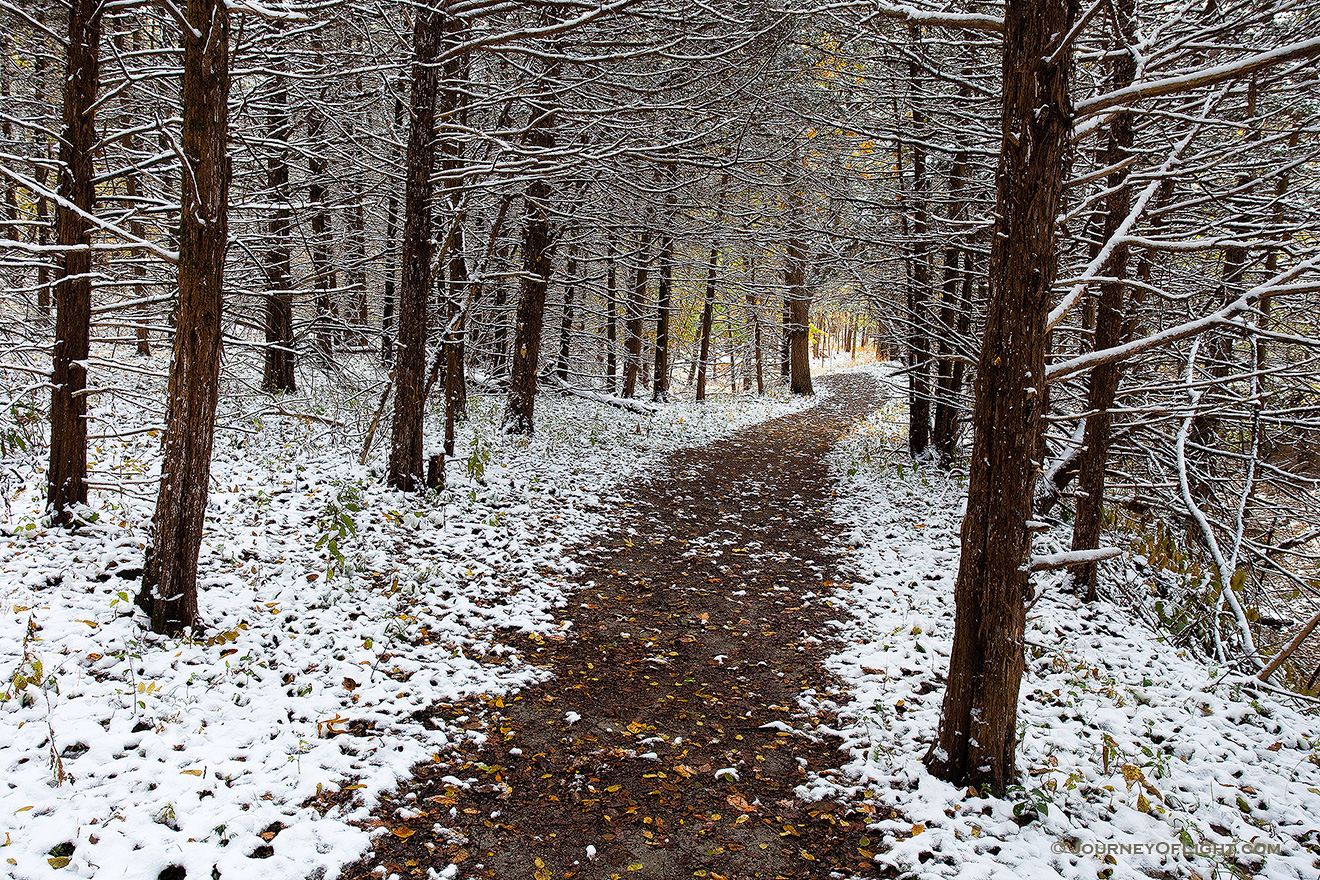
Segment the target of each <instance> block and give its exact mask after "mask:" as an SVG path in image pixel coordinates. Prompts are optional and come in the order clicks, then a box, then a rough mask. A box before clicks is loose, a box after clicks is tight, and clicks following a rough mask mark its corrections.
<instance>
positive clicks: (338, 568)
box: [316, 484, 365, 580]
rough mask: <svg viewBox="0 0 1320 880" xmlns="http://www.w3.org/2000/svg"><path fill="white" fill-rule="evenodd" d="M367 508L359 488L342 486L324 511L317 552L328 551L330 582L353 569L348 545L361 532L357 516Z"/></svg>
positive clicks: (320, 521) (327, 561)
mask: <svg viewBox="0 0 1320 880" xmlns="http://www.w3.org/2000/svg"><path fill="white" fill-rule="evenodd" d="M364 506H365V505H364V503H363V501H362V492H361V490H359V489H358V487H357V486H353V485H349V484H340V485H339V487H338V489H337V491H336V492H335V495H334V497H333V498H331V499H330V500H329V501H327V502H326V505H325V507H323V508H322V509H321V515H320V516H319V517H318V518H317V520H316V526H317V528H318V529H319V530H320V532H321V537H319V538H317V539H316V549H317V550H321V549H324V550H325V552H326V557H327V558H326V567H325V576H326V579H327V580H329V579H331V578H333V577H334V576H335V575H336V574H340V573H343V572H344V571H345V570H347V568H348V567H349V565H348V557H347V556H345V554H344V545H345V544H346V543H347V542H348V540H349V539H350V538H352V537H353V535H355V534H356V533H357V520H356V519H355V518H354V516H353V515H354V514H356V513H360V512H361V511H362V509H363V507H364Z"/></svg>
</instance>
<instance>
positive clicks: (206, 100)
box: [139, 0, 229, 634]
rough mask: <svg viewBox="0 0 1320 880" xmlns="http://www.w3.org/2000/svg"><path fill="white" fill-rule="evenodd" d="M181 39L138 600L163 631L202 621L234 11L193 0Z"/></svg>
mask: <svg viewBox="0 0 1320 880" xmlns="http://www.w3.org/2000/svg"><path fill="white" fill-rule="evenodd" d="M185 15H186V16H187V20H188V23H189V24H190V25H191V32H190V31H189V29H184V30H183V32H182V37H183V82H182V96H183V133H182V137H181V146H182V148H183V158H184V160H185V161H186V163H187V167H186V169H185V171H186V173H185V174H183V175H181V179H182V186H181V189H182V196H181V198H180V207H181V210H182V221H181V223H180V240H179V269H178V272H179V304H178V318H177V325H176V327H175V333H174V349H173V352H172V356H171V360H170V379H169V391H168V397H167V400H168V401H169V402H168V405H167V410H166V416H165V437H164V441H163V446H164V452H163V458H162V462H161V476H160V492H159V494H158V496H157V499H156V513H155V516H154V518H153V519H152V543H151V546H150V547H149V548H148V550H147V562H146V566H145V570H144V572H143V576H142V593H141V595H140V597H139V602H140V604H142V605H143V607H144V608H146V609H147V611H148V613H149V614H150V616H151V628H152V630H154V631H155V632H158V633H175V634H177V633H180V632H182V631H183V630H186V629H188V628H189V627H192V626H194V625H195V624H196V622H197V554H198V550H199V549H200V547H201V543H202V530H203V528H204V526H205V522H206V498H207V493H208V490H209V488H210V482H211V448H212V442H213V440H214V435H215V407H216V402H217V400H218V399H219V394H220V356H221V335H220V319H221V308H222V291H223V285H224V265H225V246H226V243H227V239H228V232H229V217H228V206H229V157H228V156H227V155H226V152H225V147H226V137H227V129H228V126H229V10H228V7H227V6H226V4H225V2H224V0H189V2H188V6H187V10H186V12H185Z"/></svg>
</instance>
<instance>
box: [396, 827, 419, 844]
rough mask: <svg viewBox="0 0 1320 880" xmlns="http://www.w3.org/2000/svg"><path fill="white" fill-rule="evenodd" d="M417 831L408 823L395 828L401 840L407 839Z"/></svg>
mask: <svg viewBox="0 0 1320 880" xmlns="http://www.w3.org/2000/svg"><path fill="white" fill-rule="evenodd" d="M416 833H417V832H416V831H414V830H413V829H411V828H409V827H408V826H407V825H400V826H399V827H398V828H395V829H394V836H395V837H397V838H399V840H407V839H408V838H410V837H412V836H413V835H414V834H416Z"/></svg>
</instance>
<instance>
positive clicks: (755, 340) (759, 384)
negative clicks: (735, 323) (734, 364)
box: [747, 257, 765, 395]
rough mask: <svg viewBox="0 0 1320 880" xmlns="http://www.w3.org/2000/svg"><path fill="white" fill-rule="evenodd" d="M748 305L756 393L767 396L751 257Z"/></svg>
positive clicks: (754, 275) (748, 271)
mask: <svg viewBox="0 0 1320 880" xmlns="http://www.w3.org/2000/svg"><path fill="white" fill-rule="evenodd" d="M747 285H748V288H749V290H748V291H747V304H748V306H749V307H750V308H751V310H752V348H753V352H754V354H755V357H756V393H757V394H758V395H760V394H765V369H764V366H765V358H764V356H763V354H762V351H761V312H760V310H758V309H757V307H756V263H755V261H753V260H752V259H751V258H750V257H749V258H748V266H747Z"/></svg>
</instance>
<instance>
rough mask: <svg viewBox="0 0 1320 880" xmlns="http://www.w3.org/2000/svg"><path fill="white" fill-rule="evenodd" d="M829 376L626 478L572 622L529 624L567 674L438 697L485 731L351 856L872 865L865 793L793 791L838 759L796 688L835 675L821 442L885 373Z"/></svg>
mask: <svg viewBox="0 0 1320 880" xmlns="http://www.w3.org/2000/svg"><path fill="white" fill-rule="evenodd" d="M830 382H831V384H830V389H831V392H832V393H831V395H830V396H829V397H828V398H827V399H826V400H824V401H823V402H822V403H820V404H818V405H817V406H815V407H813V408H812V409H810V410H808V411H806V412H803V413H801V414H797V415H792V416H787V417H784V418H780V419H776V420H774V421H770V422H766V423H763V424H760V425H756V426H753V427H752V428H749V429H747V430H744V431H742V432H740V433H738V434H736V435H734V436H733V437H731V438H729V439H727V440H725V441H723V442H720V443H717V444H714V445H712V446H709V447H705V448H701V449H695V450H685V451H682V452H679V453H676V454H675V455H674V456H673V457H672V459H671V460H670V462H669V466H668V468H667V469H666V471H665V474H664V475H663V476H662V477H661V478H659V479H657V480H656V481H655V482H653V483H651V484H648V485H644V486H641V487H639V488H638V489H637V490H636V491H635V492H633V493H632V494H631V510H630V515H626V516H625V517H624V519H623V521H622V522H621V523H620V525H619V526H618V527H617V528H616V529H615V530H614V531H613V532H611V533H610V534H608V535H606V536H604V537H603V538H602V539H601V543H600V544H599V545H598V547H597V548H596V550H595V551H594V552H588V553H580V554H578V557H579V559H581V561H583V563H584V564H585V568H584V570H583V572H582V573H581V574H580V575H579V577H578V578H577V581H578V584H579V585H580V586H579V588H578V591H577V592H576V593H575V594H574V595H573V596H571V597H570V601H569V605H568V607H567V608H565V609H564V611H563V617H564V618H565V619H567V620H570V621H571V622H572V629H571V630H570V635H569V636H568V638H566V639H564V640H562V641H560V642H551V641H546V642H544V643H541V644H540V645H539V646H538V645H529V643H528V641H527V640H526V638H525V637H523V638H522V639H520V640H517V641H518V647H519V649H520V650H522V651H523V652H524V654H528V655H531V656H532V657H533V658H535V659H534V662H537V663H539V664H541V665H543V666H544V667H545V668H546V669H547V670H549V671H550V672H551V673H552V677H551V678H550V679H549V680H547V681H546V682H544V683H543V684H541V685H539V686H537V687H534V688H530V689H528V690H525V691H523V692H522V693H520V694H517V695H515V696H513V697H506V698H503V699H500V700H498V701H491V702H487V703H482V704H480V705H471V704H465V705H456V706H437V707H434V708H433V709H432V710H430V711H431V712H432V714H434V715H436V716H442V717H446V718H448V719H451V720H454V719H457V720H458V721H459V723H461V724H463V725H465V726H467V727H469V728H471V729H478V730H481V731H482V732H483V733H485V734H486V735H487V736H488V737H489V739H488V740H487V742H486V743H485V745H484V746H482V747H481V748H480V749H475V748H474V749H473V750H472V752H471V753H468V754H451V755H447V756H441V760H442V762H443V763H435V764H432V765H428V766H421V767H418V768H417V777H416V779H414V780H413V782H412V784H411V786H409V787H407V788H406V789H404V790H402V791H400V792H397V793H396V795H394V796H392V797H390V798H389V799H387V800H385V801H383V803H382V807H381V810H380V811H379V813H378V815H380V816H381V818H382V819H383V820H385V821H386V822H387V824H388V825H389V827H390V828H391V829H392V830H394V832H395V833H392V834H387V835H382V836H381V837H380V838H378V841H377V843H376V847H375V852H374V853H373V854H372V855H371V856H370V857H369V858H368V859H367V860H365V861H364V862H361V863H359V864H357V865H355V866H353V867H352V868H350V869H349V870H347V871H346V872H345V875H344V876H345V877H351V878H357V877H362V878H365V877H368V876H371V874H370V872H371V869H372V868H374V867H375V866H378V865H384V867H385V868H386V870H387V871H389V872H390V873H398V874H400V875H401V876H403V877H408V876H426V874H427V869H428V868H432V867H433V868H435V869H436V870H437V871H439V870H443V869H444V868H446V866H448V865H449V864H450V863H451V862H457V863H458V872H457V874H456V875H455V874H453V873H449V874H446V875H445V876H446V877H453V876H457V877H462V878H487V877H489V878H499V880H506V878H523V877H526V878H534V880H549V878H552V877H553V878H569V877H579V878H583V880H588V878H593V880H594V878H612V877H626V878H688V877H694V876H695V877H705V878H710V880H720V878H729V880H733V878H739V880H742V878H761V877H764V878H774V877H782V878H799V877H801V878H806V877H829V876H831V874H832V872H841V874H839V875H836V876H854V875H861V876H873V868H872V866H871V864H870V861H869V858H868V856H869V855H870V847H871V842H870V840H868V839H867V837H866V821H867V820H868V819H872V818H874V817H873V816H872V814H871V813H870V812H869V807H868V806H867V805H856V804H854V805H848V804H834V803H804V802H802V801H800V800H798V799H797V798H796V797H795V796H794V788H795V787H796V786H798V785H800V784H801V783H803V782H804V781H806V780H807V779H808V775H809V774H810V773H813V772H815V773H822V772H826V771H828V770H829V768H831V767H834V766H837V764H838V763H839V760H838V757H839V756H838V755H837V752H836V751H835V746H834V744H833V741H832V740H831V739H830V738H829V737H828V736H824V735H822V734H820V733H818V732H817V731H816V728H817V727H818V726H820V725H821V724H822V723H827V722H828V717H822V716H820V715H813V714H810V713H804V712H803V710H802V709H801V707H800V699H801V698H803V697H804V696H806V697H810V695H812V694H816V693H822V692H824V691H826V690H828V689H829V688H830V687H831V686H832V682H831V680H830V677H829V676H828V675H827V673H825V672H824V670H823V669H822V667H821V665H820V661H821V658H822V657H823V656H824V655H826V654H827V653H828V648H827V646H826V645H824V644H822V643H821V642H820V641H818V639H817V637H820V638H825V637H826V634H827V633H828V632H829V626H828V621H829V620H830V619H831V618H833V617H836V616H837V615H836V613H835V612H834V611H833V610H832V609H831V608H830V607H829V606H828V605H827V604H826V603H825V602H824V601H823V600H822V598H821V596H822V595H827V594H828V593H829V591H830V589H831V586H832V582H833V579H834V567H833V566H834V559H833V558H832V557H831V555H830V553H829V552H828V550H827V549H826V548H828V547H830V546H834V545H837V543H838V535H837V530H836V527H835V526H834V524H833V523H832V522H831V520H830V519H829V516H828V505H829V496H830V493H831V491H832V483H831V481H830V478H829V472H828V467H827V465H826V462H825V455H826V453H827V452H828V451H829V448H830V446H831V445H832V444H833V442H834V441H835V440H836V439H837V437H838V436H839V435H840V434H841V433H842V432H844V431H846V430H847V429H848V428H849V427H851V426H852V425H854V424H855V423H856V421H857V420H858V419H859V418H862V417H864V416H866V415H867V414H869V413H870V412H872V411H874V409H875V408H876V407H877V406H878V405H879V402H880V400H879V391H878V387H877V385H876V384H875V382H874V380H872V379H871V378H869V377H864V376H856V375H853V376H840V377H836V378H834V379H832V380H830ZM444 777H451V782H452V778H454V777H456V778H459V779H463V780H471V781H472V782H473V785H472V786H471V787H470V788H457V787H454V786H452V785H447V784H446V783H445V781H444ZM401 807H402V808H404V811H403V812H402V813H400V812H399V808H401ZM414 814H415V815H414ZM442 827H443V828H444V829H445V831H444V832H443V833H436V832H435V829H436V828H442ZM375 876H377V877H379V876H380V875H379V874H376V875H375Z"/></svg>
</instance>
